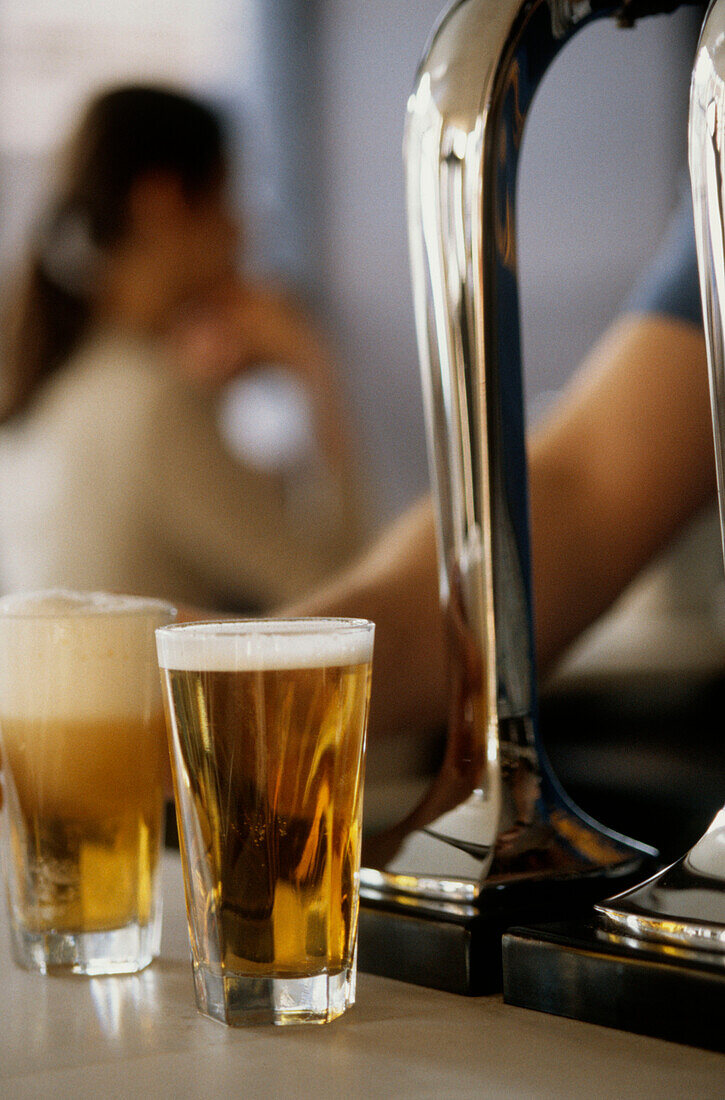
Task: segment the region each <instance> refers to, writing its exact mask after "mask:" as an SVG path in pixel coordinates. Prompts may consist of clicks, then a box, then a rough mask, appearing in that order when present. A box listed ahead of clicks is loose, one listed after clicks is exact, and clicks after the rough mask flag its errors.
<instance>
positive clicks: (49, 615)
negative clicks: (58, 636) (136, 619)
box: [0, 588, 170, 619]
mask: <svg viewBox="0 0 725 1100" xmlns="http://www.w3.org/2000/svg"><path fill="white" fill-rule="evenodd" d="M169 610H170V604H167V603H164V601H163V600H152V599H147V598H146V597H144V596H121V595H116V594H115V593H112V592H76V591H73V590H71V589H69V588H44V589H40V590H39V591H37V592H12V593H10V594H9V595H7V596H3V597H2V598H0V616H2V617H9V618H43V619H56V618H58V619H60V618H65V617H66V616H68V615H130V614H136V615H153V614H155V613H158V612H161V613H163V614H166V613H167V612H168V611H169Z"/></svg>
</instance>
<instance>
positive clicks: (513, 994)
mask: <svg viewBox="0 0 725 1100" xmlns="http://www.w3.org/2000/svg"><path fill="white" fill-rule="evenodd" d="M503 991H504V1000H505V1001H506V1002H507V1004H511V1005H518V1006H519V1007H521V1008H530V1009H534V1010H535V1011H537V1012H550V1013H552V1014H553V1015H556V1016H568V1017H570V1018H571V1019H575V1020H584V1021H586V1022H587V1023H592V1024H601V1025H603V1026H604V1027H613V1028H618V1029H620V1030H623V1031H633V1032H636V1033H639V1034H641V1035H651V1036H655V1037H656V1038H659V1039H669V1040H671V1041H673V1042H677V1043H686V1044H688V1045H690V1046H696V1047H703V1048H705V1049H707V1050H716V1051H725V1027H723V1009H724V1008H725V955H719V954H716V953H714V952H700V951H694V950H690V949H686V948H680V947H673V946H669V945H659V944H655V943H646V942H644V941H642V940H636V939H633V938H630V937H627V936H622V935H620V934H617V933H613V932H608V931H606V930H605V929H604V927H603V925H602V924H600V923H599V922H598V921H597V920H596V919H595V918H594V917H592V916H591V915H590V917H589V919H585V920H580V919H577V918H574V919H569V920H567V921H566V922H562V923H558V924H546V925H541V926H540V927H525V928H511V929H510V931H508V932H507V933H506V934H505V935H504V937H503Z"/></svg>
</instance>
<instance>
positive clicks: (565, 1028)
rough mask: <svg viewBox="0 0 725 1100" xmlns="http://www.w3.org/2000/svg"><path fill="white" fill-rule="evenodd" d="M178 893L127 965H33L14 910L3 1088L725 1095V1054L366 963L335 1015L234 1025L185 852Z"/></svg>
mask: <svg viewBox="0 0 725 1100" xmlns="http://www.w3.org/2000/svg"><path fill="white" fill-rule="evenodd" d="M164 893H165V923H164V935H163V940H162V953H161V957H160V958H159V959H157V960H156V962H155V963H154V965H153V966H151V967H150V968H149V969H148V970H146V971H145V972H144V973H142V974H138V975H132V976H126V977H119V978H93V979H86V978H43V977H41V976H39V975H36V974H28V973H24V972H23V971H21V970H18V969H17V968H16V967H15V966H14V964H13V963H12V961H11V959H10V954H9V944H8V928H7V918H6V916H5V914H4V912H3V914H2V916H0V975H1V981H2V989H3V999H2V1011H1V1012H0V1097H3V1098H4V1097H8V1098H11V1097H12V1098H13V1100H15V1098H16V1097H17V1098H22V1097H49V1096H52V1097H54V1098H63V1097H73V1098H76V1097H80V1098H85V1097H94V1098H95V1097H103V1098H106V1097H133V1098H136V1097H139V1098H146V1097H153V1098H156V1097H187V1096H188V1097H227V1096H239V1097H244V1098H245V1100H247V1098H248V1100H254V1098H270V1100H271V1098H275V1100H276V1098H286V1097H294V1098H306V1097H310V1098H315V1100H317V1098H320V1100H326V1098H328V1097H335V1098H337V1097H340V1098H342V1100H348V1098H354V1097H421V1098H422V1097H431V1098H432V1097H436V1098H441V1100H443V1098H446V1100H447V1098H456V1097H556V1098H557V1100H561V1098H565V1097H586V1098H590V1097H612V1098H615V1097H616V1098H617V1100H621V1098H624V1097H630V1096H631V1097H636V1098H637V1100H644V1098H646V1097H657V1098H658V1100H662V1098H665V1097H688V1098H689V1097H693V1098H694V1097H697V1098H698V1100H706V1098H709V1097H712V1098H722V1097H723V1096H725V1055H720V1054H713V1053H710V1052H707V1051H701V1050H695V1049H693V1048H690V1047H684V1046H679V1045H677V1044H674V1043H665V1042H661V1041H659V1040H655V1039H647V1038H644V1037H642V1036H638V1035H629V1034H625V1033H623V1032H618V1031H612V1030H608V1029H606V1028H600V1027H594V1026H592V1025H590V1024H582V1023H578V1022H575V1021H572V1020H564V1019H559V1018H556V1017H553V1016H546V1015H542V1014H539V1013H535V1012H527V1011H525V1010H523V1009H517V1008H511V1007H509V1006H507V1005H504V1004H503V1003H502V1002H501V999H500V997H484V998H476V999H468V998H463V997H456V996H454V995H452V994H448V993H440V992H437V991H434V990H429V989H422V988H418V987H416V986H406V985H403V984H401V983H398V982H392V981H388V980H386V979H383V978H376V977H372V976H370V975H367V974H362V975H360V978H359V982H358V1003H357V1005H356V1006H355V1007H354V1008H353V1009H351V1010H350V1011H349V1012H348V1013H347V1014H346V1015H345V1016H343V1017H342V1018H341V1019H339V1020H337V1021H335V1022H334V1023H332V1024H329V1025H326V1026H307V1027H294V1028H290V1027H288V1028H269V1027H255V1028H249V1029H241V1030H232V1029H227V1028H225V1027H224V1026H222V1025H221V1024H217V1023H214V1022H212V1021H210V1020H207V1019H205V1018H203V1017H201V1016H199V1015H198V1014H197V1012H196V1009H195V1006H194V994H193V988H192V981H191V969H190V965H189V948H188V940H187V933H186V923H185V918H184V912H183V895H182V883H181V867H180V862H179V859H178V856H172V855H169V856H167V857H166V858H165V866H164ZM723 1026H725V1005H723Z"/></svg>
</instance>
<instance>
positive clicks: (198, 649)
mask: <svg viewBox="0 0 725 1100" xmlns="http://www.w3.org/2000/svg"><path fill="white" fill-rule="evenodd" d="M374 635H375V626H374V624H373V623H370V622H367V621H366V620H365V619H280V620H277V621H274V620H269V619H265V620H249V621H244V622H231V621H230V622H215V623H185V624H183V625H179V626H173V627H162V628H161V629H159V630H157V631H156V645H157V648H158V654H159V665H160V667H161V668H166V669H176V670H177V671H179V672H182V671H186V672H194V671H205V672H260V671H272V670H281V669H299V668H329V667H331V666H333V665H361V664H365V663H367V662H368V661H370V660H371V658H372V655H373V638H374Z"/></svg>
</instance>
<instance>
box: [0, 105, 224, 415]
mask: <svg viewBox="0 0 725 1100" xmlns="http://www.w3.org/2000/svg"><path fill="white" fill-rule="evenodd" d="M223 170H224V148H223V138H222V133H221V128H220V124H219V120H218V119H217V117H216V116H215V115H214V113H213V112H212V111H211V110H209V109H208V108H207V107H205V106H204V105H202V104H201V103H199V102H197V101H196V100H194V99H190V98H189V97H188V96H185V95H182V94H179V93H177V92H173V91H169V90H166V89H163V88H157V87H144V86H141V85H138V86H135V85H128V86H123V87H119V88H115V89H112V90H110V91H106V92H103V93H102V94H100V95H99V96H97V97H96V98H95V99H94V100H93V101H92V102H91V103H90V104H89V106H88V108H87V110H86V112H85V114H84V115H83V118H82V119H81V121H80V124H79V126H78V128H77V130H76V132H75V134H74V136H73V138H72V140H71V142H70V144H69V145H68V147H67V149H66V151H65V156H64V159H63V161H62V163H61V172H60V178H59V179H58V182H57V185H56V189H55V192H54V196H53V199H52V201H51V203H50V206H49V209H48V210H47V211H46V212H45V215H44V216H43V217H42V218H41V219H40V221H39V223H38V225H37V227H36V230H35V235H34V238H33V242H32V244H31V247H30V249H29V252H28V256H27V258H26V261H25V265H24V269H23V271H22V273H21V275H20V277H19V278H18V277H17V276H16V277H15V279H14V280H13V284H14V286H15V287H16V288H17V289H14V291H13V293H12V295H8V301H7V304H6V308H5V319H4V324H3V328H2V343H3V347H2V352H1V353H0V354H1V359H0V364H1V369H2V393H1V394H0V422H3V421H7V420H8V419H9V418H10V417H12V416H14V415H15V414H16V413H18V412H20V411H22V409H24V408H25V407H26V406H27V405H28V403H29V402H30V400H31V399H32V398H33V396H34V395H35V393H36V391H37V389H38V387H39V386H40V385H41V383H42V382H43V381H44V380H45V379H47V378H48V377H49V376H50V375H51V374H52V373H53V371H55V370H56V368H57V367H58V366H60V365H61V364H62V363H63V362H64V361H65V359H66V358H67V357H68V356H69V355H70V354H71V353H72V352H73V351H74V350H75V348H76V347H77V345H78V343H79V341H80V340H81V339H82V337H83V336H84V334H85V331H86V328H87V326H88V323H89V319H90V314H91V301H92V291H93V285H94V281H95V276H96V275H97V273H98V270H99V267H100V264H101V263H102V260H103V254H104V252H105V251H106V250H108V249H111V248H113V246H114V245H115V244H117V243H118V242H119V241H120V240H122V238H123V235H124V232H125V230H126V219H127V216H128V200H129V195H130V192H131V189H132V187H133V185H134V183H135V182H136V181H137V180H139V179H140V178H142V177H144V176H146V175H149V174H152V173H154V172H169V173H172V174H173V175H174V176H175V177H177V178H178V179H179V180H180V181H181V185H182V188H183V189H184V192H185V194H186V195H187V197H188V198H189V199H190V200H193V199H194V198H197V197H201V196H202V195H204V194H205V193H206V192H207V191H208V190H209V189H210V188H211V187H212V186H213V185H214V184H215V183H216V182H218V181H219V180H220V179H221V176H222V173H223ZM11 285H12V284H11Z"/></svg>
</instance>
